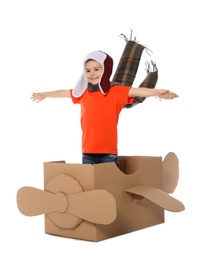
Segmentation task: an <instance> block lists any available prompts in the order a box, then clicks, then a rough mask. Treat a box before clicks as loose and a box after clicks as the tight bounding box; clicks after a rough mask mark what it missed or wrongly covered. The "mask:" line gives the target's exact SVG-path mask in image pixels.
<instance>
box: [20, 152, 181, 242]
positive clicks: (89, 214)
mask: <svg viewBox="0 0 203 260" xmlns="http://www.w3.org/2000/svg"><path fill="white" fill-rule="evenodd" d="M119 162H120V165H119V167H117V166H116V164H115V163H101V164H93V165H92V164H69V163H66V162H65V161H60V162H45V163H44V190H40V189H37V188H34V187H22V188H20V189H19V190H18V192H17V205H18V209H19V211H20V212H21V213H22V214H24V215H26V216H36V215H41V214H45V233H47V234H52V235H58V236H63V237H70V238H77V239H83V240H89V241H101V240H104V239H107V238H111V237H115V236H119V235H122V234H126V233H129V232H133V231H136V230H140V229H143V228H146V227H150V226H154V225H157V224H160V223H164V222H165V219H164V211H165V210H168V211H172V212H180V211H183V210H184V209H185V208H184V205H183V204H182V203H181V202H180V201H179V200H177V199H175V198H173V197H172V196H171V195H169V194H170V193H173V192H174V190H175V188H176V186H177V183H178V178H179V162H178V158H177V156H176V155H175V154H174V153H172V152H170V153H168V154H167V155H166V156H165V158H164V159H163V160H162V157H153V156H119Z"/></svg>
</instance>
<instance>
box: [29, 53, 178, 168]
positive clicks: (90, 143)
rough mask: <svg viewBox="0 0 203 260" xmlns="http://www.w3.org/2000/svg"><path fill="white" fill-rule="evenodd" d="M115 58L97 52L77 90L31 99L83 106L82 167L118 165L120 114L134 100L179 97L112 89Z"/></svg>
mask: <svg viewBox="0 0 203 260" xmlns="http://www.w3.org/2000/svg"><path fill="white" fill-rule="evenodd" d="M112 69H113V60H112V58H111V57H110V56H109V55H108V54H106V53H104V52H102V51H94V52H91V53H90V54H88V55H87V56H86V58H85V60H84V70H83V73H82V75H81V77H80V79H79V80H78V82H77V84H76V86H75V87H74V88H73V89H69V90H57V91H50V92H41V93H33V94H32V96H31V99H32V100H33V101H37V102H40V101H42V100H44V99H45V98H59V97H68V98H71V99H72V101H73V103H74V104H80V105H81V128H82V163H84V164H87V163H88V164H95V163H104V162H115V163H116V164H117V165H118V163H119V162H118V150H117V124H118V119H119V114H120V112H121V110H122V108H123V107H124V106H125V105H126V104H130V103H132V102H133V100H134V97H135V96H138V97H150V96H157V97H159V98H163V99H174V98H177V97H178V95H177V94H175V93H173V92H171V91H169V90H164V89H151V88H133V87H130V86H121V85H114V86H111V82H110V76H111V74H112Z"/></svg>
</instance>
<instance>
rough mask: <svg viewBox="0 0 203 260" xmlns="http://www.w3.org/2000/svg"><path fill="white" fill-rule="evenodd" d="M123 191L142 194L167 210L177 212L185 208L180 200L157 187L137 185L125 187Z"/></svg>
mask: <svg viewBox="0 0 203 260" xmlns="http://www.w3.org/2000/svg"><path fill="white" fill-rule="evenodd" d="M125 191H126V192H128V193H131V194H135V195H139V196H142V197H144V198H146V199H148V200H150V201H151V202H153V203H155V204H156V205H158V206H160V207H161V208H163V209H166V210H169V211H173V212H179V211H182V210H184V209H185V207H184V205H183V204H182V202H180V201H179V200H177V199H175V198H173V197H171V196H170V195H168V194H167V193H166V192H164V191H162V190H160V189H157V188H153V187H149V186H144V185H139V186H136V187H133V188H130V189H126V190H125Z"/></svg>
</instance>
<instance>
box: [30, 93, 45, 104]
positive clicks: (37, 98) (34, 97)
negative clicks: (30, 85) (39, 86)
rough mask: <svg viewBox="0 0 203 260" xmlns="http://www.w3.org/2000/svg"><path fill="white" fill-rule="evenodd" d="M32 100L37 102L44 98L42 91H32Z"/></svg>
mask: <svg viewBox="0 0 203 260" xmlns="http://www.w3.org/2000/svg"><path fill="white" fill-rule="evenodd" d="M31 99H32V101H36V102H37V103H39V102H40V101H42V100H44V99H45V96H44V95H43V94H42V93H32V96H31Z"/></svg>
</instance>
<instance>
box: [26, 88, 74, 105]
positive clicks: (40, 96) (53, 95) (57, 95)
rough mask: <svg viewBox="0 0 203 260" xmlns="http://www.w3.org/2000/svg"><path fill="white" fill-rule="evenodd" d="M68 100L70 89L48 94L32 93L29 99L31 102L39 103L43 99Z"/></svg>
mask: <svg viewBox="0 0 203 260" xmlns="http://www.w3.org/2000/svg"><path fill="white" fill-rule="evenodd" d="M65 97H68V98H70V97H71V96H70V89H68V90H56V91H48V92H38V93H32V96H31V99H32V100H33V101H37V102H40V101H42V100H44V99H45V98H65Z"/></svg>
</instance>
